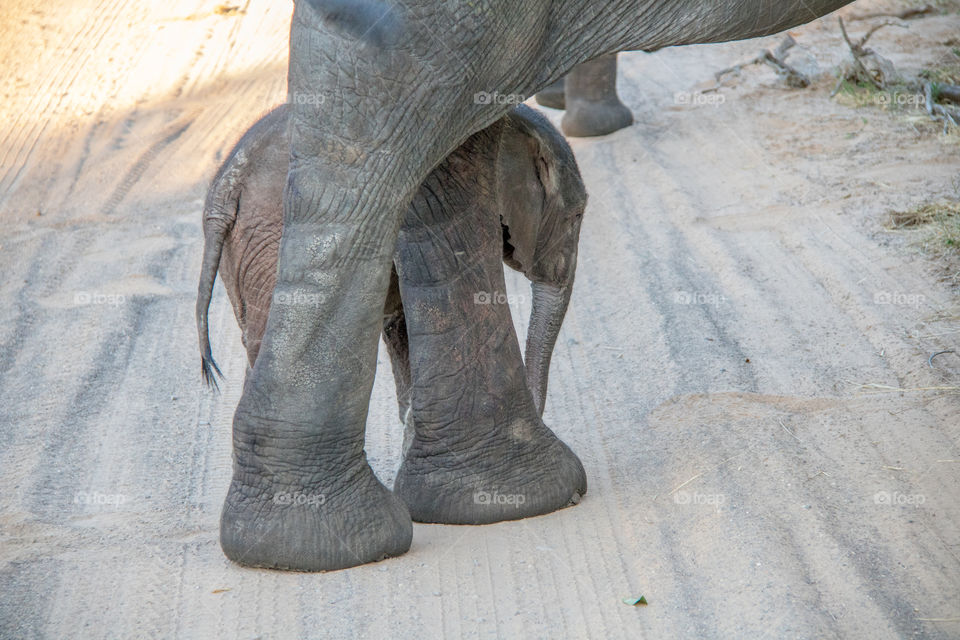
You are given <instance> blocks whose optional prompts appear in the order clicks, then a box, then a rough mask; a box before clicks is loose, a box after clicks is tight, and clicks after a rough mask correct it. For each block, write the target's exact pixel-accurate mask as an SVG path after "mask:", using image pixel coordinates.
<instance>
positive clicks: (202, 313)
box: [197, 234, 223, 391]
mask: <svg viewBox="0 0 960 640" xmlns="http://www.w3.org/2000/svg"><path fill="white" fill-rule="evenodd" d="M222 249H223V235H222V234H221V235H219V237H216V236H210V235H208V236H207V238H206V241H205V242H204V246H203V266H202V267H201V269H200V286H199V287H198V291H197V333H198V334H199V337H200V366H201V373H202V374H203V382H204V384H206V385H207V386H208V387H212V388H213V389H215V390H217V391H219V390H220V385H219V384H218V383H217V378H221V379H222V378H223V372H221V371H220V367H219V366H217V362H216V361H215V360H214V359H213V353H212V351H211V349H210V329H209V325H208V323H207V313H208V310H209V309H210V298H211V297H213V283H214V281H215V280H216V279H217V269H218V268H219V267H220V252H221V251H222Z"/></svg>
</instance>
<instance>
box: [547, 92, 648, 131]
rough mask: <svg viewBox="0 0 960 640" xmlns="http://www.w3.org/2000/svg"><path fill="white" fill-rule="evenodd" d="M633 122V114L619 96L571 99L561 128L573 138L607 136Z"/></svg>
mask: <svg viewBox="0 0 960 640" xmlns="http://www.w3.org/2000/svg"><path fill="white" fill-rule="evenodd" d="M632 124H633V114H632V113H631V112H630V109H628V108H627V107H626V106H625V105H624V104H623V103H622V102H620V100H619V99H618V98H616V97H615V96H614V98H613V99H611V100H604V101H602V102H592V101H587V100H576V101H573V100H571V101H570V103H569V106H568V108H567V112H566V113H565V114H563V120H562V121H561V128H562V129H563V133H564V135H567V136H570V137H572V138H591V137H595V136H605V135H607V134H609V133H613V132H614V131H619V130H620V129H624V128H626V127H629V126H630V125H632Z"/></svg>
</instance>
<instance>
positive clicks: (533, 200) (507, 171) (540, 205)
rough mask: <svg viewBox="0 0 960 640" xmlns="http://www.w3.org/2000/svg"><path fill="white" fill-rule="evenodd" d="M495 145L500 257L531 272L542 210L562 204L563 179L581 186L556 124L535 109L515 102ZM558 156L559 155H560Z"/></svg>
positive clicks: (538, 236) (539, 237) (528, 273)
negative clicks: (501, 237)
mask: <svg viewBox="0 0 960 640" xmlns="http://www.w3.org/2000/svg"><path fill="white" fill-rule="evenodd" d="M505 120H506V126H505V127H504V132H503V140H502V143H501V147H500V156H499V165H500V166H499V167H498V176H499V180H498V191H499V198H500V205H501V206H500V211H501V218H502V222H503V226H504V227H505V238H504V239H505V242H504V260H505V261H506V263H507V264H508V265H510V266H511V267H513V268H514V269H517V270H518V271H522V272H523V273H524V274H526V275H527V277H532V275H533V273H532V272H533V269H534V259H535V256H536V253H537V243H538V242H539V241H540V240H541V239H542V236H543V234H542V232H543V224H544V216H545V215H549V214H548V213H547V212H549V211H550V210H552V209H554V208H555V207H557V206H563V200H565V199H566V198H565V197H564V194H563V193H562V191H563V189H564V187H563V184H564V181H565V180H567V181H568V182H571V184H573V186H575V187H576V186H580V188H581V189H582V186H581V185H582V183H581V181H580V180H579V174H576V175H575V176H572V177H573V178H574V179H573V180H568V178H569V177H568V176H563V175H561V174H562V173H563V172H564V168H565V167H566V168H567V171H569V170H570V169H571V168H572V170H573V171H574V172H576V161H575V160H574V159H573V152H572V151H570V148H569V146H568V145H567V143H566V140H564V138H563V135H562V134H561V133H560V132H559V131H557V129H556V127H554V126H553V125H552V124H550V121H549V120H547V119H546V117H544V116H543V114H541V113H540V112H538V111H535V110H534V109H531V108H530V107H528V106H526V105H518V106H517V107H516V108H515V109H514V110H513V111H511V112H510V113H509V114H508V115H507V117H506V118H505ZM560 156H562V157H560Z"/></svg>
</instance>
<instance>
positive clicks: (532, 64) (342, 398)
mask: <svg viewBox="0 0 960 640" xmlns="http://www.w3.org/2000/svg"><path fill="white" fill-rule="evenodd" d="M844 4H847V0H783V1H781V2H769V1H768V0H715V1H713V2H702V1H699V0H697V1H693V0H525V1H524V2H517V1H516V0H476V1H475V2H442V3H441V2H436V1H435V0H404V2H402V3H401V2H394V1H393V0H383V1H375V0H296V2H295V7H294V14H293V20H292V24H291V32H290V63H289V65H290V66H289V73H288V93H289V95H290V101H291V103H292V104H293V112H292V117H291V125H290V126H291V129H290V132H291V137H290V169H289V173H288V176H287V185H286V190H285V191H284V203H283V207H284V227H283V235H282V239H281V242H280V259H279V265H278V270H277V284H276V289H275V298H274V299H275V300H278V299H280V297H281V296H282V297H283V298H284V299H287V300H295V299H298V298H297V296H300V298H299V299H304V298H303V296H307V297H308V298H307V299H315V300H316V301H317V304H316V305H304V304H274V305H272V306H271V307H270V312H269V317H268V320H267V326H266V329H265V332H264V336H263V342H262V343H261V345H260V352H259V354H258V356H257V359H256V362H255V363H254V365H253V368H252V369H251V371H250V373H249V375H248V376H247V379H246V382H245V384H244V390H243V395H242V397H241V399H240V402H239V404H238V406H237V410H236V414H235V415H234V422H233V449H234V468H233V479H232V481H231V484H230V489H229V491H228V494H227V497H226V500H225V503H224V508H223V513H222V516H221V528H220V541H221V546H222V547H223V550H224V552H225V553H226V554H227V556H228V557H229V558H231V559H233V560H235V561H237V562H239V563H241V564H246V565H252V566H261V567H276V568H285V569H295V570H302V571H316V570H325V569H337V568H342V567H348V566H352V565H356V564H361V563H364V562H371V561H374V560H377V559H380V558H384V557H386V556H391V555H396V554H399V553H403V552H404V551H406V549H407V548H408V547H409V544H410V540H411V526H410V515H409V514H410V511H413V512H415V513H418V514H419V515H418V517H421V518H423V519H436V520H438V521H457V522H466V521H473V522H486V521H490V520H491V519H493V518H489V517H485V515H484V514H485V513H486V512H484V509H485V508H492V509H494V511H495V512H497V514H496V515H497V516H499V515H504V516H505V515H506V514H505V512H504V507H505V506H506V505H500V504H491V503H492V502H496V499H492V500H487V499H486V498H485V497H484V494H482V493H478V492H487V493H492V492H491V491H490V489H493V490H497V491H501V492H502V493H501V494H500V495H523V496H524V504H523V507H520V508H519V511H520V513H518V514H517V515H520V516H523V515H527V513H525V512H524V509H525V508H526V507H528V506H530V505H534V506H535V507H536V510H534V511H535V512H539V513H542V512H544V511H547V510H550V509H552V508H559V507H563V506H565V505H567V504H570V503H571V502H573V501H575V500H577V499H578V497H579V495H580V494H581V493H582V490H583V470H582V468H581V467H580V465H579V463H578V462H577V463H574V460H575V459H576V458H575V457H574V456H573V454H572V453H570V452H569V449H567V448H566V447H563V446H562V445H561V444H559V443H558V441H557V440H556V439H555V438H554V436H553V435H552V434H551V433H550V432H549V430H546V427H542V426H541V425H542V423H539V422H538V421H535V420H533V419H532V417H533V416H536V410H535V408H534V407H533V399H532V398H531V397H530V394H529V393H526V394H525V395H526V398H522V397H521V396H523V395H524V394H519V393H518V394H514V393H513V391H512V390H513V389H514V388H515V387H516V385H517V384H518V381H517V380H516V379H515V378H516V377H517V376H516V373H515V372H513V373H511V374H510V375H507V376H502V377H498V376H497V375H496V374H495V373H490V375H489V378H488V379H485V381H484V383H485V384H486V385H487V387H486V389H487V390H488V391H489V392H490V393H489V394H488V395H486V396H485V398H484V400H483V402H481V403H473V402H465V403H464V404H463V405H460V404H458V403H457V399H458V397H459V396H457V395H455V394H456V393H463V390H462V389H460V388H457V389H453V390H452V391H451V393H452V394H454V395H452V396H451V397H450V398H449V399H448V401H447V402H445V403H444V404H443V405H442V406H439V407H437V411H436V412H435V413H434V414H431V412H430V411H429V409H430V407H424V409H426V410H427V411H426V412H424V411H420V410H419V409H418V408H417V407H416V406H415V407H414V413H415V414H417V415H418V416H422V417H424V419H429V420H430V424H431V425H432V426H431V428H427V429H423V430H420V431H418V432H417V433H416V435H415V437H414V441H413V443H412V445H411V448H410V451H409V456H408V458H407V459H405V460H404V463H403V467H402V468H401V469H400V472H399V474H398V477H397V481H396V489H397V491H396V493H393V492H390V491H388V490H387V489H386V488H385V487H384V486H383V485H382V484H380V482H379V481H378V480H377V478H376V477H375V476H374V474H373V472H372V471H371V469H370V467H369V465H368V464H367V461H366V457H365V454H364V450H363V441H364V428H365V421H366V416H367V405H368V402H369V398H370V391H371V389H372V387H373V376H374V372H375V369H376V353H377V343H378V341H379V336H380V333H381V330H382V320H383V318H382V312H383V304H384V300H385V299H386V294H387V290H388V287H389V284H390V275H391V264H392V262H393V259H394V249H395V247H396V246H397V238H398V235H399V233H400V225H401V222H403V221H404V219H405V216H406V213H407V212H408V210H409V204H410V202H411V201H412V200H413V198H414V196H415V194H416V193H417V191H418V190H419V188H420V185H421V184H422V183H423V182H424V180H425V179H426V178H427V176H428V175H430V173H431V171H433V169H434V168H435V167H436V166H437V165H438V164H439V163H440V162H441V161H442V160H443V159H444V158H446V157H448V156H449V155H450V154H451V153H452V152H453V151H454V150H455V149H457V148H458V147H460V146H461V145H462V144H463V143H464V141H466V140H467V139H468V138H470V137H471V136H472V135H473V134H474V133H475V132H478V131H480V130H482V129H485V128H486V127H488V126H490V125H491V124H492V123H494V122H496V121H497V120H498V119H500V118H501V117H502V116H503V115H504V113H506V111H507V110H508V105H505V104H501V103H500V102H499V101H478V100H475V99H474V96H475V95H476V94H477V93H479V92H494V91H496V92H498V93H500V94H520V95H532V94H534V93H536V92H537V91H539V90H540V89H543V88H544V87H546V86H547V85H549V84H550V83H552V82H554V81H556V80H557V79H559V78H561V77H563V76H564V75H566V74H567V73H569V72H570V70H571V69H573V68H574V67H575V66H577V65H578V64H581V63H583V62H587V61H588V60H593V59H595V58H598V57H600V56H602V55H606V54H611V53H615V52H617V51H623V50H636V49H642V50H647V51H653V50H657V49H660V48H663V47H668V46H674V45H683V44H694V43H702V42H721V41H726V40H736V39H743V38H752V37H756V36H762V35H767V34H773V33H777V32H779V31H782V30H784V29H788V28H790V27H793V26H795V25H799V24H802V23H805V22H809V21H810V20H813V19H814V18H816V17H818V16H821V15H824V14H826V13H828V12H830V11H833V10H834V9H836V8H838V7H841V6H843V5H844ZM319 96H322V98H323V99H322V100H320V99H319ZM441 197H445V196H442V195H441ZM451 225H452V226H451ZM457 229H458V227H457V225H456V224H455V223H454V222H451V221H441V220H437V219H436V218H434V217H428V218H425V222H424V228H423V230H422V234H423V236H425V237H434V238H435V240H434V241H436V242H440V241H444V242H447V243H448V244H449V246H448V248H453V247H456V246H458V241H459V240H462V234H460V235H458V233H457ZM472 231H473V229H472V228H469V227H467V226H464V233H467V232H472ZM494 231H495V230H494ZM418 237H419V236H418ZM410 241H411V240H410V238H408V239H407V242H408V244H409V243H410ZM434 248H435V247H433V248H431V251H432V250H433V249H434ZM425 255H433V256H435V257H436V256H439V259H441V260H442V262H441V263H440V264H438V270H437V273H436V275H437V277H438V278H441V282H445V283H453V284H455V283H454V282H453V280H452V278H454V277H455V276H454V275H451V274H454V273H459V272H458V271H457V267H460V266H462V263H459V262H457V259H458V257H459V256H457V255H456V253H455V252H454V253H447V252H440V253H439V254H437V253H430V254H425ZM498 265H499V260H498ZM420 268H422V269H424V270H429V268H430V265H429V263H424V264H422V265H421V267H420ZM400 275H401V282H400V287H401V293H403V289H404V286H405V285H404V280H403V278H404V276H403V274H400ZM485 284H488V285H490V284H492V285H497V284H498V283H496V282H486V283H485ZM416 294H417V296H419V297H420V298H419V299H426V298H428V297H429V295H430V292H429V291H427V290H423V291H418V292H416ZM443 295H446V294H445V293H443V294H441V293H438V298H439V297H441V296H443ZM311 296H316V297H315V298H310V297H311ZM405 300H406V307H405V308H406V309H407V314H408V319H409V317H410V315H411V311H412V310H413V309H415V308H417V305H418V304H419V303H418V302H416V301H413V300H412V299H411V298H410V297H405ZM497 306H498V305H491V308H494V307H497ZM461 311H464V310H461ZM463 317H469V316H468V315H467V316H454V315H452V314H448V315H443V316H441V317H438V318H437V319H436V320H437V322H436V325H435V329H436V331H437V332H438V333H443V332H455V331H457V328H458V327H462V326H463V325H462V324H456V323H455V322H454V320H457V321H462V320H463ZM447 321H449V322H447ZM427 338H428V336H417V337H416V338H415V337H414V336H413V335H410V346H411V351H412V350H413V348H414V345H415V343H416V344H420V342H419V341H420V340H421V339H422V340H424V341H428V340H427ZM506 342H509V341H506ZM506 342H504V343H501V344H494V345H491V346H493V347H497V348H500V347H503V346H504V345H506ZM504 348H505V349H506V351H507V352H509V351H510V349H509V347H508V346H507V347H504ZM500 355H501V356H502V355H503V354H500ZM514 355H516V354H514ZM458 357H460V354H456V353H454V354H451V355H450V356H449V357H442V358H441V357H438V362H442V363H443V364H444V370H445V371H446V370H447V369H448V368H451V367H457V366H458V365H460V366H462V363H461V362H460V361H459V360H457V358H458ZM517 358H519V356H518V355H517ZM413 368H414V367H413V365H412V364H411V370H413ZM419 369H420V370H421V373H423V375H430V374H431V371H430V369H429V363H426V364H425V365H424V367H419ZM508 369H509V367H508ZM413 378H414V379H417V373H416V372H415V373H414V375H413ZM521 378H522V376H521ZM519 383H520V384H522V380H520V381H519ZM469 393H470V394H475V393H476V390H474V389H470V390H469ZM414 397H415V398H416V394H414ZM508 399H509V400H508ZM507 402H511V403H513V402H515V403H516V406H513V407H510V412H511V413H512V415H521V416H523V418H522V419H521V420H520V421H518V422H516V423H510V424H503V423H502V421H501V420H500V419H499V416H501V415H504V411H505V410H504V405H505V404H506V403H507ZM450 411H454V413H456V412H458V411H465V412H471V413H472V412H479V414H480V415H483V416H484V419H483V420H480V421H478V422H477V423H476V424H473V425H471V424H470V422H469V421H466V420H463V421H461V420H458V419H457V416H456V415H445V414H444V412H450ZM586 426H587V425H584V427H586ZM542 451H548V452H550V453H551V454H552V455H544V454H543V453H539V452H542ZM411 458H412V460H411ZM454 477H456V478H459V480H458V481H456V482H445V481H446V480H448V479H451V478H454ZM279 492H296V493H300V494H304V495H307V496H310V495H315V494H321V495H323V496H324V498H323V501H322V504H315V505H314V506H310V508H306V507H296V508H294V507H292V506H290V505H277V504H276V502H275V500H274V496H276V495H277V494H278V493H279ZM401 497H402V498H401ZM404 499H406V500H408V501H409V500H411V499H413V503H414V504H413V505H412V506H411V508H410V510H408V509H407V506H406V505H405V504H404ZM515 502H516V501H515ZM515 513H516V512H515ZM448 518H449V520H447V519H448Z"/></svg>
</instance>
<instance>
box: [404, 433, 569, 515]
mask: <svg viewBox="0 0 960 640" xmlns="http://www.w3.org/2000/svg"><path fill="white" fill-rule="evenodd" d="M436 435H437V436H439V437H436V438H431V441H430V442H425V441H423V440H421V439H420V438H419V437H417V436H415V437H414V439H413V442H412V443H411V446H410V448H409V450H408V452H407V455H406V456H405V458H404V461H403V464H402V465H401V467H400V471H399V473H398V474H397V480H396V483H395V485H394V491H395V492H396V493H397V494H398V495H399V496H400V497H401V498H403V500H404V502H406V504H407V507H408V508H409V509H410V514H411V516H412V517H413V519H414V520H415V521H417V522H433V523H443V524H490V523H493V522H501V521H503V520H518V519H520V518H529V517H531V516H537V515H542V514H545V513H550V512H552V511H556V510H558V509H563V508H564V507H568V506H571V505H574V504H577V503H578V502H580V498H581V496H583V495H584V494H585V493H586V491H587V476H586V473H585V472H584V470H583V465H582V464H581V463H580V460H579V459H578V458H577V456H576V455H575V454H574V453H573V451H571V450H570V449H569V447H567V445H565V444H564V443H563V442H561V441H560V440H559V439H558V438H557V437H556V436H555V435H554V434H553V432H552V431H550V429H548V428H547V427H546V426H545V425H544V424H543V423H542V422H540V421H539V420H532V419H517V420H515V421H514V422H513V423H512V424H510V425H509V426H507V425H504V427H502V428H499V429H495V430H494V431H493V433H491V434H488V435H487V436H486V437H483V436H482V435H479V437H478V434H477V433H476V432H475V431H474V430H472V429H471V430H465V431H464V435H467V436H469V437H468V438H466V439H462V440H461V441H453V440H451V439H446V438H444V437H443V436H442V435H440V434H436Z"/></svg>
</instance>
